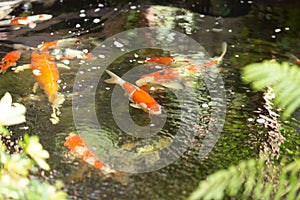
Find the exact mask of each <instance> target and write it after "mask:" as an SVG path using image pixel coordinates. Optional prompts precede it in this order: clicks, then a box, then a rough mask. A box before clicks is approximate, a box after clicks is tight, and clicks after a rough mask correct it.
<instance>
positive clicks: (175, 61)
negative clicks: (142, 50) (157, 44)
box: [145, 56, 189, 66]
mask: <svg viewBox="0 0 300 200" xmlns="http://www.w3.org/2000/svg"><path fill="white" fill-rule="evenodd" d="M145 62H146V63H157V64H162V65H168V66H177V65H183V64H189V61H188V60H186V59H182V58H178V57H173V56H162V57H158V56H154V57H151V58H150V59H146V60H145Z"/></svg>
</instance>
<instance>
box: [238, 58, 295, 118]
mask: <svg viewBox="0 0 300 200" xmlns="http://www.w3.org/2000/svg"><path fill="white" fill-rule="evenodd" d="M243 79H244V80H245V81H246V82H248V83H252V85H253V88H254V89H256V90H264V89H265V88H266V87H267V86H271V87H272V88H273V91H274V93H275V96H276V98H275V104H277V105H278V106H279V107H281V108H284V109H285V110H284V112H283V117H288V116H290V115H291V114H292V113H293V112H294V111H295V110H296V109H297V108H298V107H299V106H300V98H299V97H300V87H299V85H300V68H299V67H298V66H297V65H291V64H289V63H287V62H283V63H281V64H280V63H278V62H274V61H264V62H262V63H253V64H250V65H247V66H246V67H245V68H244V71H243Z"/></svg>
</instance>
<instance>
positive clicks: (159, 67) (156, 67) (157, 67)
mask: <svg viewBox="0 0 300 200" xmlns="http://www.w3.org/2000/svg"><path fill="white" fill-rule="evenodd" d="M154 68H155V69H162V67H161V66H159V65H155V66H154Z"/></svg>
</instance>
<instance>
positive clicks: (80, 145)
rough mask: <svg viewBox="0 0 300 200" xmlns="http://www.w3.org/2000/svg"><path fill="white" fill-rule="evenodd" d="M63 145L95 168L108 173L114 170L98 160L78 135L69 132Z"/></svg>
mask: <svg viewBox="0 0 300 200" xmlns="http://www.w3.org/2000/svg"><path fill="white" fill-rule="evenodd" d="M64 146H66V147H68V148H69V150H70V151H72V152H74V153H75V154H76V155H77V156H78V157H80V158H81V159H82V160H83V161H84V162H86V163H88V164H90V165H92V166H94V167H95V168H97V169H99V170H101V171H102V172H103V173H105V174H110V173H114V172H116V171H115V170H113V169H111V168H110V167H109V166H108V165H106V164H104V163H103V162H102V161H100V160H98V159H97V158H96V157H95V156H94V154H93V153H92V152H90V151H89V149H88V147H87V144H86V143H85V141H84V140H83V139H82V138H81V137H79V135H77V134H75V133H74V132H71V133H70V134H69V135H68V136H67V137H66V141H65V143H64Z"/></svg>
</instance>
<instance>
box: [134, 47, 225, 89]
mask: <svg viewBox="0 0 300 200" xmlns="http://www.w3.org/2000/svg"><path fill="white" fill-rule="evenodd" d="M222 49H223V52H222V54H221V56H219V57H217V58H212V59H210V60H208V61H205V62H203V63H195V64H191V65H187V66H183V67H178V68H168V69H163V70H160V71H157V72H153V73H150V74H147V75H144V76H141V77H140V79H139V80H137V81H136V85H137V86H139V87H141V86H144V85H151V84H154V85H162V86H164V87H167V88H171V89H175V90H179V89H183V88H184V86H183V85H182V82H183V81H185V80H186V79H187V78H190V77H193V76H195V75H197V74H199V73H201V69H203V68H208V67H211V66H214V65H218V64H220V62H221V61H222V60H223V57H224V55H225V53H226V49H227V44H226V43H223V45H222Z"/></svg>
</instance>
